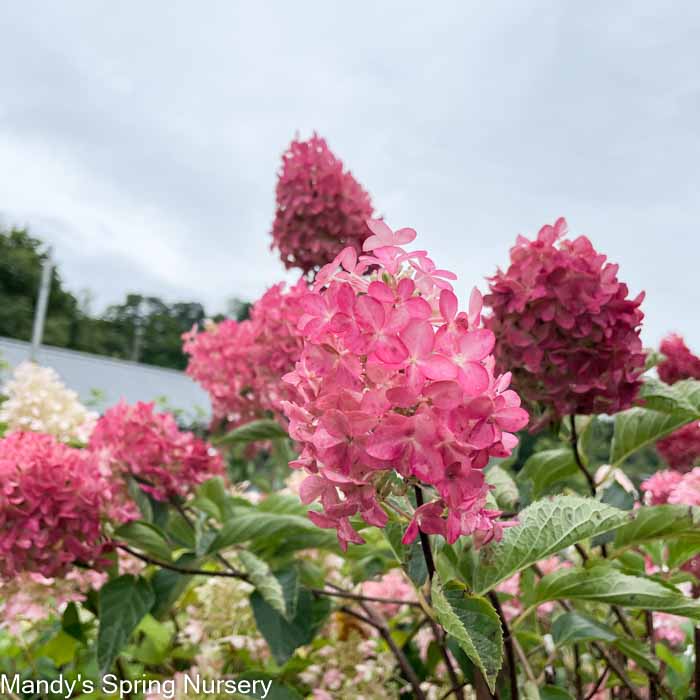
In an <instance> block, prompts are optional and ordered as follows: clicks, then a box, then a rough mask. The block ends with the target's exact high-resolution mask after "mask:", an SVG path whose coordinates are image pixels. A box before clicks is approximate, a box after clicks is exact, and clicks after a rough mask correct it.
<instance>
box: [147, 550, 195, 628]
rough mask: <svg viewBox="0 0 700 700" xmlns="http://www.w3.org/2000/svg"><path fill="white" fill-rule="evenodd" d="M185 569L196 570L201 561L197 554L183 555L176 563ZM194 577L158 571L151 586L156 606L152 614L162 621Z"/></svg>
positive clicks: (163, 570) (174, 572)
mask: <svg viewBox="0 0 700 700" xmlns="http://www.w3.org/2000/svg"><path fill="white" fill-rule="evenodd" d="M175 563H176V565H177V566H179V567H181V568H183V569H196V568H197V567H198V566H199V565H200V563H201V559H200V558H199V557H197V556H196V555H195V554H190V553H187V554H183V555H182V556H181V557H179V558H178V559H177V561H176V562H175ZM193 578H194V576H193V575H192V574H180V573H178V572H177V571H170V570H168V569H158V571H156V573H155V575H154V576H153V578H152V579H151V586H152V587H153V592H154V593H155V598H156V600H155V604H154V606H153V611H152V614H153V616H154V617H155V618H157V619H160V618H162V617H164V616H165V615H167V614H168V612H169V611H170V608H171V607H172V606H173V604H174V603H175V601H176V600H177V599H178V598H179V597H180V596H181V595H182V593H183V592H184V591H185V589H186V588H187V586H188V585H189V583H190V582H191V581H192V579H193Z"/></svg>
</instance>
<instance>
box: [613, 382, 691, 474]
mask: <svg viewBox="0 0 700 700" xmlns="http://www.w3.org/2000/svg"><path fill="white" fill-rule="evenodd" d="M641 396H642V398H643V399H644V402H645V406H644V408H640V407H637V408H630V409H628V410H627V411H622V412H621V413H618V414H617V415H616V416H615V432H614V435H613V441H612V445H611V449H610V463H611V464H612V465H613V466H614V467H617V466H619V465H620V464H622V463H623V462H624V461H625V460H626V459H627V458H628V457H629V456H630V455H632V454H633V453H634V452H636V451H637V450H640V449H642V448H643V447H646V446H648V445H652V444H653V443H655V442H656V441H657V440H660V439H661V438H662V437H665V436H666V435H668V434H669V433H672V432H673V431H674V430H676V429H677V428H680V427H681V426H683V425H685V424H686V423H690V421H692V420H696V419H697V418H700V382H698V381H696V380H693V379H686V380H684V381H681V382H677V383H676V384H674V385H673V386H669V385H668V384H664V383H663V382H660V381H659V380H657V379H648V380H647V381H646V382H644V385H643V387H642V392H641Z"/></svg>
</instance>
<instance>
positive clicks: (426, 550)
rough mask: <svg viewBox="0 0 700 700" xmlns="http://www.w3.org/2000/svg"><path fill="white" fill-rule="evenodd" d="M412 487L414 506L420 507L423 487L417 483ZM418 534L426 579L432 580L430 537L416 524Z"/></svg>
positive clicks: (433, 568) (433, 563)
mask: <svg viewBox="0 0 700 700" xmlns="http://www.w3.org/2000/svg"><path fill="white" fill-rule="evenodd" d="M413 488H414V491H415V493H416V507H417V508H420V507H421V506H422V505H423V503H424V501H423V489H421V487H420V486H418V485H415V486H414V487H413ZM418 534H419V536H420V544H421V547H422V548H423V557H424V558H425V565H426V567H427V568H428V581H432V580H433V576H434V575H435V562H434V561H433V553H432V551H431V549H430V538H429V537H428V535H426V534H425V532H423V530H421V529H420V526H418Z"/></svg>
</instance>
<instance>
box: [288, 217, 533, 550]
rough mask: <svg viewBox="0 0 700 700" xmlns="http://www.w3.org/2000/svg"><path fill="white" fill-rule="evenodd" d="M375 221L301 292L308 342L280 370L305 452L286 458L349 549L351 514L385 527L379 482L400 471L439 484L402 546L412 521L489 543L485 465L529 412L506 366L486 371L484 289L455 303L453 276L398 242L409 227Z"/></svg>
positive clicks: (493, 533) (492, 533)
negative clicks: (463, 304) (359, 248)
mask: <svg viewBox="0 0 700 700" xmlns="http://www.w3.org/2000/svg"><path fill="white" fill-rule="evenodd" d="M369 226H370V229H371V230H372V233H373V235H372V236H370V237H369V238H367V240H365V242H364V244H363V248H364V250H365V253H366V254H365V255H362V256H360V257H359V259H358V257H357V254H356V253H355V250H354V249H353V248H346V249H345V250H344V251H342V252H341V253H340V254H339V255H338V256H337V257H336V259H335V260H334V261H333V262H332V263H330V264H328V265H326V266H325V267H324V268H322V269H321V270H320V271H319V273H318V275H317V277H316V280H315V283H314V285H313V287H312V289H311V290H310V291H309V292H308V293H306V294H304V295H303V296H302V297H301V300H300V301H301V306H302V308H303V311H304V313H303V315H302V317H301V319H300V321H299V324H298V328H299V330H300V331H301V333H302V334H303V335H304V338H305V340H306V342H305V345H304V350H303V353H302V355H301V359H300V360H299V362H298V363H297V364H296V367H295V369H294V371H293V372H290V373H289V374H288V375H287V376H286V377H285V380H286V381H287V382H289V383H290V385H292V386H293V387H295V389H296V391H297V392H298V397H297V398H296V400H294V401H288V402H285V403H283V407H284V411H285V414H286V415H287V417H288V418H289V420H290V435H291V437H292V438H293V439H294V440H296V441H297V442H298V443H299V444H300V446H301V448H302V451H301V454H300V456H299V459H297V460H296V461H294V462H292V463H291V466H292V467H295V468H304V469H306V470H307V471H308V472H310V476H309V477H308V478H307V479H306V480H305V481H304V483H303V485H302V487H301V498H302V500H303V501H304V502H305V503H311V502H312V501H314V500H316V499H319V500H320V502H321V504H322V506H323V512H322V513H318V512H315V511H311V512H310V513H309V517H310V518H311V519H312V520H313V521H314V522H315V523H316V524H317V525H319V526H320V527H328V528H335V529H337V531H338V538H339V541H340V544H341V546H342V547H343V548H346V547H347V545H348V543H349V542H356V543H360V542H363V539H362V537H361V536H360V535H359V534H358V533H357V532H356V531H355V530H354V528H353V527H352V526H351V524H350V517H351V516H353V515H358V514H359V515H360V516H361V517H362V518H363V519H364V520H365V522H367V523H368V524H370V525H376V526H379V527H382V526H384V525H385V524H386V522H387V515H386V512H385V511H384V509H383V508H382V506H381V505H380V503H379V500H378V498H377V481H378V480H380V479H382V478H383V477H384V476H386V474H387V472H389V473H391V472H394V471H395V472H398V474H399V475H400V476H401V477H403V479H405V480H408V481H410V482H413V483H416V484H420V485H424V486H430V487H432V488H433V489H435V491H436V492H437V497H436V498H434V499H433V500H431V501H429V502H428V503H426V504H425V505H422V506H420V507H418V508H417V510H416V512H415V515H414V517H413V520H412V521H411V524H410V526H409V528H408V530H407V531H406V533H405V536H404V541H405V542H410V541H412V540H414V539H415V538H416V536H417V535H418V530H419V528H420V529H421V530H422V531H423V532H426V533H431V534H440V535H443V536H444V537H445V538H446V539H447V540H448V541H449V542H454V541H455V540H456V539H457V537H459V536H460V535H475V537H476V541H477V543H478V542H484V541H488V540H490V539H492V538H496V539H497V538H499V537H500V536H501V533H502V528H503V527H504V525H505V523H502V522H499V521H498V520H497V517H498V516H499V515H500V513H499V512H497V511H493V510H489V509H487V508H486V497H487V494H488V486H487V485H486V483H485V480H484V475H483V472H482V468H483V467H484V466H485V465H486V464H487V462H488V461H489V458H490V457H491V456H495V457H504V456H507V455H509V454H510V453H511V450H512V449H513V447H514V446H515V445H516V443H517V438H516V437H515V435H513V433H514V432H515V431H517V430H520V429H521V428H523V427H524V426H525V425H526V423H527V420H528V416H527V413H526V412H525V411H524V410H523V409H522V408H521V407H520V399H519V397H518V395H517V394H516V393H515V392H514V391H512V390H509V389H508V385H509V383H510V373H506V374H503V375H500V376H496V375H494V359H493V356H492V355H491V352H492V350H493V346H494V336H493V333H492V332H491V331H489V330H486V329H483V328H481V327H480V323H481V308H482V301H481V296H480V295H479V293H478V292H476V291H475V292H474V293H473V294H472V297H471V302H470V306H469V311H468V312H460V311H459V309H458V302H457V297H456V296H455V294H454V292H453V291H452V285H451V284H450V280H453V279H455V275H454V274H453V273H451V272H448V271H447V270H441V269H439V268H437V266H436V265H435V263H434V262H433V261H432V260H431V259H430V258H429V257H428V256H427V254H426V252H425V251H420V250H418V251H410V252H409V251H407V250H406V249H405V248H404V247H403V246H405V245H407V244H409V243H411V241H413V240H414V238H415V237H416V233H415V231H413V230H412V229H407V228H404V229H400V230H397V231H395V232H394V231H392V230H391V229H390V228H389V227H388V226H387V225H386V224H385V223H383V222H381V221H371V222H369Z"/></svg>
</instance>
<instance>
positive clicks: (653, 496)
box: [642, 467, 700, 579]
mask: <svg viewBox="0 0 700 700" xmlns="http://www.w3.org/2000/svg"><path fill="white" fill-rule="evenodd" d="M642 490H643V491H644V500H645V501H646V503H647V504H649V505H653V506H656V505H662V504H664V503H672V504H676V505H686V506H700V467H696V468H695V469H693V470H692V471H689V472H687V473H686V474H682V473H681V472H677V471H673V470H665V471H660V472H656V473H655V474H653V475H652V476H650V477H649V478H648V479H646V481H643V482H642ZM682 568H683V570H684V571H687V572H689V573H691V574H693V575H694V576H696V577H697V578H699V579H700V555H696V556H694V557H693V558H692V559H690V560H688V561H687V562H686V563H685V564H684V565H683V567H682Z"/></svg>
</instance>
